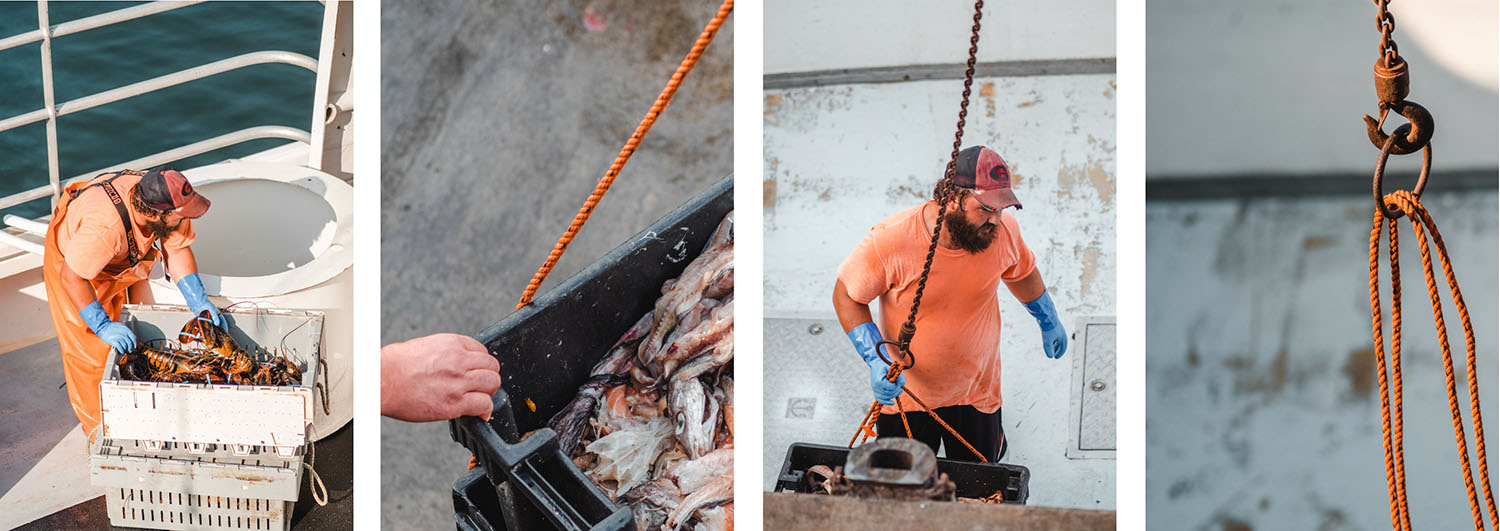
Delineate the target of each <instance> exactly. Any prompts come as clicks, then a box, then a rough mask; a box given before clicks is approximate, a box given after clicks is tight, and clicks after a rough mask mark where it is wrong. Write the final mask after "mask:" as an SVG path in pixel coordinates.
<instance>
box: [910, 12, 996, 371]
mask: <svg viewBox="0 0 1500 531" xmlns="http://www.w3.org/2000/svg"><path fill="white" fill-rule="evenodd" d="M983 13H984V0H975V2H974V26H973V27H972V28H971V32H970V34H969V61H968V63H966V65H965V67H964V92H963V98H962V99H961V100H960V101H959V104H958V127H957V131H955V132H954V133H953V153H951V154H950V155H949V156H948V167H947V169H946V170H944V172H943V180H942V182H939V183H938V186H937V188H936V189H935V190H933V194H932V195H933V199H934V200H936V201H937V204H938V213H937V220H936V221H934V222H933V227H932V241H931V242H929V243H928V244H927V259H926V260H925V261H924V262H923V263H922V277H921V278H920V279H918V280H917V293H916V294H915V295H913V296H912V299H911V311H910V312H908V313H907V314H906V323H904V324H902V325H901V335H900V344H901V350H902V354H905V353H906V352H908V349H909V347H910V346H911V339H912V336H915V335H916V334H917V308H919V307H921V306H922V293H923V292H924V291H926V290H927V276H928V275H929V274H931V273H932V258H933V256H935V255H936V254H937V245H938V237H939V235H941V234H942V233H943V216H945V215H947V213H948V201H950V200H952V199H954V198H955V197H956V196H957V193H956V192H957V190H956V189H955V186H954V185H953V174H954V172H955V171H957V168H958V151H959V148H961V147H963V141H964V124H965V123H967V119H968V117H969V95H970V93H971V92H970V91H971V89H972V88H973V86H974V63H975V62H976V61H977V60H978V56H979V18H980V15H982V14H983ZM908 367H910V365H908Z"/></svg>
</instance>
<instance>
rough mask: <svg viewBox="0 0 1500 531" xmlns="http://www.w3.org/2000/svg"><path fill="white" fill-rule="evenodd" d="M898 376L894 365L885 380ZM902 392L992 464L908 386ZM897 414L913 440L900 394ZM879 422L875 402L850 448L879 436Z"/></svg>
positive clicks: (898, 372)
mask: <svg viewBox="0 0 1500 531" xmlns="http://www.w3.org/2000/svg"><path fill="white" fill-rule="evenodd" d="M898 376H901V364H899V363H892V364H891V368H890V369H889V370H887V371H886V373H885V379H887V380H890V381H892V382H895V381H896V377H898ZM901 392H902V393H906V394H907V395H909V396H911V399H912V400H914V401H916V403H917V405H919V406H922V409H923V410H925V411H927V414H928V415H931V416H932V418H933V420H936V421H937V422H938V424H941V425H942V426H943V429H946V430H948V433H949V434H952V435H953V437H954V438H955V439H958V442H960V443H963V445H964V448H968V449H969V451H970V452H974V455H976V456H978V457H979V462H981V463H988V462H990V460H989V459H988V458H986V457H985V456H984V454H981V453H979V450H975V449H974V445H972V444H969V441H967V440H965V439H964V436H962V435H959V434H958V430H955V429H953V426H949V425H948V423H947V422H944V421H943V417H939V416H938V414H937V412H936V411H933V410H932V408H930V407H927V403H926V402H923V401H922V399H921V398H918V397H917V395H916V394H915V393H912V392H911V390H910V389H907V388H906V386H902V387H901ZM896 412H897V413H898V414H900V415H901V425H902V426H904V427H905V428H906V438H908V439H911V438H913V437H912V436H911V425H910V424H907V423H906V408H905V407H903V406H902V405H901V395H899V394H898V395H896ZM878 420H880V402H878V401H874V402H871V404H870V411H869V412H868V413H865V419H864V420H862V421H860V423H859V430H858V431H855V432H854V437H853V438H850V439H849V447H850V448H853V447H854V442H855V440H858V441H859V443H860V444H864V442H865V441H867V440H869V439H870V436H871V435H878V434H877V433H875V430H874V429H872V428H874V427H875V423H876V421H878ZM861 434H863V435H864V438H863V439H861V438H860V435H861Z"/></svg>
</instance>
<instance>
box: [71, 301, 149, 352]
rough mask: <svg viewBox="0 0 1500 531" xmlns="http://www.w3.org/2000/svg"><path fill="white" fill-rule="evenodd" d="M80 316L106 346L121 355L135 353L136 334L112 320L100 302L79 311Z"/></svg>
mask: <svg viewBox="0 0 1500 531" xmlns="http://www.w3.org/2000/svg"><path fill="white" fill-rule="evenodd" d="M78 316H79V317H82V318H83V322H84V324H87V325H88V327H89V329H90V330H93V331H94V335H96V336H99V339H101V340H103V341H104V343H105V344H107V345H109V346H110V347H112V348H114V349H115V352H119V353H121V354H124V353H127V352H135V332H132V331H131V330H130V327H128V326H125V325H123V324H120V323H117V322H115V321H112V320H110V318H109V314H107V313H104V306H102V305H100V304H99V301H94V302H93V303H92V304H89V305H88V306H84V307H83V309H82V310H78Z"/></svg>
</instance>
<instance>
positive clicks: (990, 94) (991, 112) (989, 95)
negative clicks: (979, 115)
mask: <svg viewBox="0 0 1500 531" xmlns="http://www.w3.org/2000/svg"><path fill="white" fill-rule="evenodd" d="M979 97H981V98H984V116H985V117H986V118H994V117H995V82H994V81H990V82H987V83H985V84H984V85H983V86H980V87H979Z"/></svg>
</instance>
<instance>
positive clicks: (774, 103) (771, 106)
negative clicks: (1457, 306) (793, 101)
mask: <svg viewBox="0 0 1500 531" xmlns="http://www.w3.org/2000/svg"><path fill="white" fill-rule="evenodd" d="M785 97H786V95H784V94H766V102H765V105H764V108H763V110H762V111H761V112H762V114H765V115H766V116H770V115H773V114H776V113H778V112H781V100H782V98H785Z"/></svg>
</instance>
